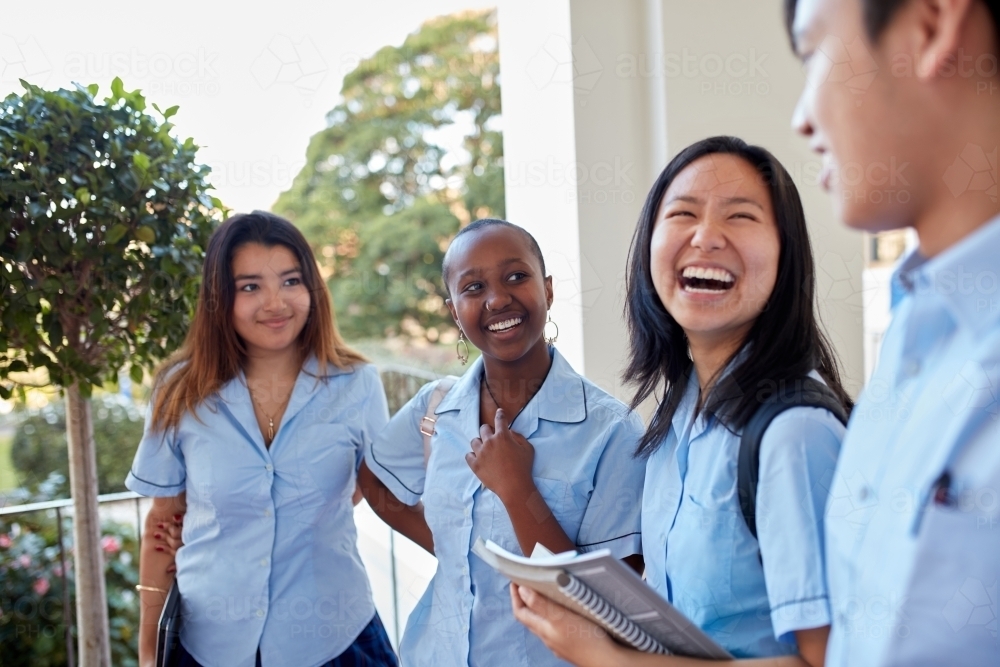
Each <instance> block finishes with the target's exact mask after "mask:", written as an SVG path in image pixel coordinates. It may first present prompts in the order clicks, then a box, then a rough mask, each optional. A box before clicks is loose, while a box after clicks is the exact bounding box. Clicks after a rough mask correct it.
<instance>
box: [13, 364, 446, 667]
mask: <svg viewBox="0 0 1000 667" xmlns="http://www.w3.org/2000/svg"><path fill="white" fill-rule="evenodd" d="M379 374H380V375H381V377H382V384H383V386H384V387H385V393H386V400H387V402H388V404H389V413H390V414H395V413H396V412H397V411H398V410H399V409H400V408H401V407H403V405H405V404H406V402H407V401H409V400H410V399H411V398H412V397H413V396H414V395H415V394H416V393H417V391H418V390H419V389H420V387H422V386H423V385H424V384H426V383H428V382H431V381H433V380H436V379H438V378H439V377H441V376H440V375H438V374H435V373H432V372H430V371H422V370H419V369H414V368H407V367H405V366H396V365H392V364H385V365H381V366H380V367H379ZM144 500H146V501H148V500H149V499H147V498H146V497H145V496H140V495H139V494H137V493H133V492H131V491H125V492H121V493H107V494H104V495H100V496H98V497H97V503H98V506H101V505H108V504H113V503H124V502H133V503H135V535H136V554H135V558H136V563H138V562H139V556H140V553H141V550H142V522H143V515H142V508H141V507H140V503H141V502H142V501H144ZM72 507H73V499H72V498H64V499H59V500H48V501H44V502H38V503H27V504H24V505H13V506H9V507H0V519H4V518H7V517H13V516H17V515H20V514H28V513H33V512H50V511H54V512H55V518H56V527H57V540H58V542H59V545H58V546H59V563H60V570H61V572H60V575H59V576H60V578H61V580H62V598H63V599H62V603H63V626H64V638H65V642H66V658H67V665H68V666H69V667H76V660H75V656H74V644H73V626H74V620H73V619H74V614H73V611H74V610H73V608H72V605H70V588H69V580H68V576H67V573H68V567H67V562H66V561H67V559H66V545H65V539H64V536H63V514H64V511H65V510H67V509H72ZM69 516H70V517H72V514H71V513H70V514H69ZM389 562H390V575H391V586H392V599H393V604H392V612H393V619H392V620H393V630H394V634H395V638H396V640H397V641H398V639H399V636H400V630H401V628H400V617H399V590H398V586H399V584H398V575H397V567H396V534H395V531H390V532H389Z"/></svg>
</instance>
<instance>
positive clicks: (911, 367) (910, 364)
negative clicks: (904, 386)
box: [904, 359, 920, 377]
mask: <svg viewBox="0 0 1000 667" xmlns="http://www.w3.org/2000/svg"><path fill="white" fill-rule="evenodd" d="M904 370H905V371H906V374H907V375H909V376H910V377H916V376H917V374H919V373H920V361H919V360H918V359H910V360H909V361H907V362H906V367H905V369H904Z"/></svg>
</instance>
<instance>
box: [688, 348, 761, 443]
mask: <svg viewBox="0 0 1000 667" xmlns="http://www.w3.org/2000/svg"><path fill="white" fill-rule="evenodd" d="M751 347H753V346H752V344H750V343H747V344H745V345H744V346H743V347H742V348H741V349H740V351H739V352H737V353H736V354H735V355H734V356H733V358H732V359H730V360H729V363H727V364H726V366H725V368H723V370H722V372H721V373H719V378H718V379H717V380H716V381H715V386H716V387H722V388H723V390H726V389H735V390H737V391H738V390H739V388H738V387H728V386H725V387H723V383H724V381H725V380H726V378H728V377H729V375H730V374H731V373H732V372H733V369H734V368H736V367H737V366H738V365H739V364H741V363H742V362H743V361H745V360H746V359H747V357H749V356H750V352H751V349H750V348H751ZM700 394H701V387H700V386H699V384H698V374H697V373H695V370H694V366H691V370H690V371H689V372H688V382H687V386H686V387H685V388H684V396H683V397H682V398H681V402H680V403H678V404H677V409H676V410H675V411H674V416H673V418H672V419H671V420H670V423H671V424H672V425H673V427H674V432H675V433H677V434H678V437H680V434H681V433H683V432H684V430H685V429H686V428H687V426H688V425H689V424H690V423H691V418H692V415H693V414H694V411H695V408H696V407H697V405H698V397H699V395H700ZM727 398H738V396H727ZM711 417H713V415H712V414H711V413H708V412H706V411H705V408H704V406H702V409H701V411H700V412H699V413H698V419H700V420H701V423H702V426H701V428H704V426H705V425H706V424H707V423H708V420H709V419H710V418H711Z"/></svg>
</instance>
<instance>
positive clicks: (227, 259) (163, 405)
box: [153, 211, 365, 430]
mask: <svg viewBox="0 0 1000 667" xmlns="http://www.w3.org/2000/svg"><path fill="white" fill-rule="evenodd" d="M247 243H258V244H260V245H262V246H265V247H268V248H270V247H274V246H284V247H285V248H287V249H288V250H289V251H291V253H292V254H293V255H295V258H296V259H297V260H298V262H299V266H300V267H302V282H303V284H305V286H306V288H307V289H308V290H309V295H310V297H311V298H310V306H309V317H308V319H307V320H306V323H305V326H304V327H303V328H302V333H300V334H299V341H298V342H299V346H300V347H301V349H302V353H303V355H304V356H305V355H308V354H309V353H312V354H314V355H316V359H317V360H318V361H319V368H320V374H321V375H323V374H325V373H326V367H327V364H333V365H334V366H337V367H340V368H345V367H347V366H350V365H352V364H355V363H358V362H362V361H365V358H364V357H363V356H362V355H361V354H359V353H357V352H355V351H354V350H352V349H351V348H350V347H348V346H347V344H346V343H345V342H344V339H343V338H341V336H340V333H339V332H338V331H337V325H336V322H335V321H334V316H333V306H332V305H331V300H330V292H329V291H328V290H327V288H326V283H325V282H324V281H323V277H322V276H321V275H320V273H319V268H318V267H317V265H316V258H315V256H314V255H313V253H312V249H310V247H309V243H308V242H307V241H306V239H305V237H304V236H302V232H300V231H299V230H298V229H297V228H296V227H295V226H294V225H293V224H292V223H290V222H288V221H287V220H285V219H284V218H282V217H279V216H277V215H274V214H273V213H267V212H265V211H254V212H253V213H245V214H240V215H234V216H232V217H231V218H229V219H228V220H227V221H226V222H224V223H222V225H220V226H219V228H218V229H216V230H215V232H214V233H213V234H212V238H211V239H210V240H209V242H208V250H207V251H206V253H205V264H204V266H203V267H202V281H201V288H200V291H199V294H198V305H197V306H196V307H195V313H194V320H193V321H192V322H191V328H190V329H189V330H188V334H187V338H186V339H185V340H184V345H183V347H181V349H180V350H178V351H177V352H175V353H174V354H173V356H171V357H170V359H168V360H167V362H166V363H164V364H163V366H162V367H161V368H160V369H159V370H158V371H157V373H156V379H155V381H154V385H156V387H157V392H156V399H155V400H154V402H153V429H154V430H165V429H167V428H173V427H176V426H177V425H178V423H179V422H180V420H181V417H183V416H184V413H185V412H194V410H195V408H197V407H198V406H199V405H200V404H201V403H202V402H203V401H204V400H205V399H206V398H208V397H209V396H211V395H212V394H214V393H215V392H216V391H218V390H219V389H220V388H221V387H222V385H224V384H225V383H226V382H228V381H229V380H231V379H233V378H234V377H236V375H237V373H239V371H240V369H241V368H242V367H243V364H244V363H245V362H246V346H245V345H244V343H243V340H242V339H241V338H240V337H239V335H238V334H237V333H236V328H235V327H234V326H233V303H234V302H235V299H236V282H235V280H234V279H233V255H234V254H235V252H236V250H238V249H239V248H240V247H242V246H244V245H246V244H247ZM179 364H180V368H178V369H177V372H175V373H170V370H171V369H173V368H174V367H176V366H178V365H179Z"/></svg>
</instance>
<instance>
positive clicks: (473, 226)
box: [441, 218, 545, 296]
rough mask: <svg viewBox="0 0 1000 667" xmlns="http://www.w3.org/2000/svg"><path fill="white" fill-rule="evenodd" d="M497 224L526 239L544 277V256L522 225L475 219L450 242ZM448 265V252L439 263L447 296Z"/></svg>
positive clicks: (496, 219)
mask: <svg viewBox="0 0 1000 667" xmlns="http://www.w3.org/2000/svg"><path fill="white" fill-rule="evenodd" d="M497 226H500V227H509V228H510V229H516V230H517V231H518V232H520V233H521V234H523V235H524V238H525V239H527V241H528V249H529V250H531V254H532V255H534V256H535V258H536V259H538V263H539V264H541V266H542V277H543V278H544V277H545V258H544V257H542V249H541V248H540V247H539V246H538V241H536V240H535V237H534V236H532V235H531V232H529V231H528V230H527V229H525V228H524V227H518V226H517V225H515V224H514V223H512V222H507V221H506V220H501V219H499V218H483V219H481V220H476V221H475V222H473V223H470V224H468V225H466V226H465V227H463V228H462V229H460V230H459V231H458V234H455V238H454V239H452V243H454V242H455V241H457V240H458V239H459V238H460V237H462V236H465V235H466V234H472V233H473V232H477V231H479V230H480V229H485V228H486V227H497ZM449 250H450V248H449ZM448 265H449V262H448V253H445V256H444V262H443V263H442V265H441V279H442V280H443V281H444V289H445V292H447V293H448V296H451V290H450V289H448V274H449V273H450V271H449V266H448Z"/></svg>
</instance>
